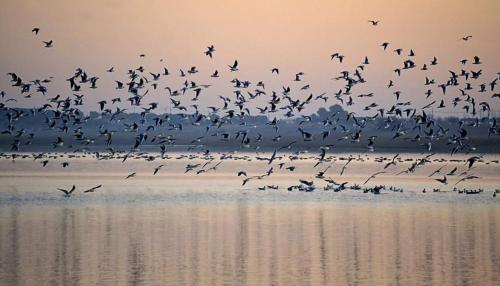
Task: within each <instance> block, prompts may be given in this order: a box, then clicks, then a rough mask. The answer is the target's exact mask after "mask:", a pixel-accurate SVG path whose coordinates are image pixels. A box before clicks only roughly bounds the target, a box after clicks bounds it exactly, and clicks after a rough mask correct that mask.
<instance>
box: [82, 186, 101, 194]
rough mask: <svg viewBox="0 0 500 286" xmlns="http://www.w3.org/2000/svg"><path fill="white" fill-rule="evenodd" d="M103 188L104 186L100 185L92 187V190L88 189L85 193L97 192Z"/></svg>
mask: <svg viewBox="0 0 500 286" xmlns="http://www.w3.org/2000/svg"><path fill="white" fill-rule="evenodd" d="M101 187H102V185H98V186H95V187H92V188H90V189H88V190H85V191H83V192H84V193H93V192H95V191H96V190H97V189H99V188H101Z"/></svg>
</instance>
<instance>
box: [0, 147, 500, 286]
mask: <svg viewBox="0 0 500 286" xmlns="http://www.w3.org/2000/svg"><path fill="white" fill-rule="evenodd" d="M374 156H375V155H374ZM376 156H378V155H376ZM447 159H449V158H447ZM59 160H60V161H70V167H69V168H64V169H63V168H62V167H61V166H60V165H58V163H59ZM200 160H201V159H199V158H193V159H179V160H174V159H171V160H165V161H164V162H160V161H158V160H155V161H154V162H144V161H142V160H132V161H131V162H129V163H126V164H122V163H120V162H121V161H116V160H110V161H99V162H97V161H96V160H95V159H92V158H73V159H68V158H66V157H63V158H61V159H57V160H56V159H54V160H53V161H51V162H49V165H48V166H47V167H46V169H44V168H41V167H40V163H38V162H37V161H33V159H28V158H26V159H17V160H16V161H15V163H12V161H11V160H6V159H2V160H0V170H1V172H0V254H1V255H0V284H1V285H128V284H130V285H244V284H248V285H353V284H359V285H498V284H499V283H500V272H499V269H500V248H499V246H498V242H499V241H500V208H499V207H498V202H499V201H498V199H500V197H499V196H497V197H496V198H493V197H492V195H491V194H492V191H493V189H494V188H495V187H499V186H500V185H499V178H498V164H497V163H495V160H496V158H495V157H487V158H485V160H484V162H480V163H478V165H477V167H476V168H474V169H473V170H472V171H470V172H471V173H474V174H476V175H479V176H480V177H481V179H480V180H471V181H466V182H465V184H464V185H462V184H459V185H458V187H464V186H467V187H476V188H477V187H482V188H484V189H485V191H484V192H483V193H481V194H477V195H464V194H458V192H453V191H452V190H451V189H452V187H453V184H454V183H455V181H457V179H456V178H454V177H453V176H450V179H449V180H450V183H449V185H448V186H443V185H440V184H439V183H437V182H436V181H434V180H433V179H432V178H427V175H428V173H429V171H432V170H434V169H436V167H440V166H442V165H444V164H448V166H447V167H446V170H447V171H449V170H448V169H450V170H451V169H452V168H453V167H454V166H458V167H459V171H464V170H467V167H466V166H464V165H463V162H461V161H460V162H451V161H449V160H447V161H446V162H441V161H436V162H432V163H430V164H429V165H426V166H424V167H422V169H419V170H417V172H416V173H415V174H411V175H410V176H408V175H405V176H401V175H400V176H396V175H395V173H397V172H398V171H400V170H402V169H404V167H406V166H408V165H409V164H410V163H411V162H408V163H404V162H403V163H401V165H398V166H397V168H395V169H391V170H389V171H388V173H387V174H382V175H381V176H380V177H377V178H376V179H374V180H373V182H370V183H369V184H368V185H374V184H381V183H384V184H388V185H394V186H399V187H403V188H404V192H403V193H393V192H383V194H381V195H373V194H363V193H362V192H361V191H350V190H349V191H344V192H340V193H334V192H323V191H315V192H312V193H304V192H297V191H295V192H288V191H286V189H284V187H286V186H288V185H290V184H296V183H297V180H298V178H305V179H311V178H313V177H314V173H315V170H313V169H311V166H310V165H311V164H310V163H311V162H310V161H308V160H306V159H304V160H302V161H294V162H293V165H296V166H297V172H296V173H290V172H288V173H287V172H284V171H277V172H276V173H275V174H273V175H272V176H271V177H270V178H266V179H263V180H255V181H251V182H250V183H249V184H248V185H245V186H244V187H242V186H241V181H242V179H241V178H236V174H235V172H237V170H240V169H242V170H247V171H248V173H249V175H250V173H252V174H254V173H255V174H257V173H259V172H263V171H262V170H264V169H266V168H267V167H268V166H267V163H265V162H264V163H263V162H254V161H252V163H251V164H249V163H248V162H247V161H240V160H228V161H225V162H224V163H223V164H222V165H220V168H219V169H218V170H217V171H216V172H209V173H206V174H200V175H194V174H190V173H188V174H187V175H185V174H183V172H184V166H185V165H186V163H190V164H191V163H195V162H197V161H200ZM201 161H203V160H201ZM282 161H284V162H287V164H289V162H288V161H286V159H282ZM215 162H218V160H216V161H215ZM160 163H166V166H165V167H164V168H165V169H162V170H161V172H160V175H159V176H152V169H153V168H154V167H155V166H157V165H159V164H160ZM277 163H279V162H277ZM290 164H291V163H290ZM351 164H352V166H351V165H349V167H348V169H347V171H346V174H345V175H344V176H342V177H341V176H339V172H338V171H339V170H340V168H341V167H342V165H343V162H339V164H337V163H335V164H334V165H333V166H332V167H331V170H330V171H329V172H328V174H329V175H331V176H332V177H334V178H335V179H336V180H337V179H338V180H340V181H343V180H349V181H351V180H352V181H353V182H358V183H362V182H363V181H364V180H366V177H367V175H369V174H370V173H371V172H372V171H373V170H378V169H380V168H381V167H380V166H381V165H379V164H377V163H375V162H374V157H373V156H372V157H368V158H366V160H365V161H364V162H361V161H360V162H355V161H353V162H352V163H351ZM361 166H362V167H361ZM324 167H326V166H324ZM275 168H276V169H278V168H279V167H276V166H275ZM382 168H383V167H382ZM321 169H322V168H321ZM110 170H112V171H110ZM132 171H136V172H137V174H138V175H137V177H136V178H132V179H128V180H124V177H125V176H126V175H127V174H128V173H130V172H132ZM344 177H345V178H344ZM436 177H438V176H436ZM319 181H320V180H318V179H315V182H317V183H318V185H320V184H319ZM72 184H76V185H77V190H76V191H75V194H74V195H73V196H72V197H71V198H64V197H63V196H61V193H60V192H59V191H57V190H56V189H55V188H57V187H63V188H69V187H70V186H71V185H72ZM98 184H102V185H103V187H102V188H101V189H99V190H97V191H96V192H95V193H88V194H83V193H82V191H83V190H84V189H86V188H89V187H92V186H95V185H98ZM267 184H277V185H279V186H280V189H279V190H277V191H270V190H266V191H258V190H257V187H258V186H263V185H267ZM424 186H427V187H428V188H432V187H440V188H441V190H442V192H439V193H432V192H431V193H426V194H423V193H422V192H421V188H422V187H424Z"/></svg>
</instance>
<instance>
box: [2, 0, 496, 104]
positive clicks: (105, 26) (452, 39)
mask: <svg viewBox="0 0 500 286" xmlns="http://www.w3.org/2000/svg"><path fill="white" fill-rule="evenodd" d="M499 15H500V1H495V0H490V1H486V0H478V1H451V0H447V1H435V0H425V1H389V0H386V1H295V0H294V1H269V0H266V1H261V0H258V1H229V0H224V1H218V0H212V1H189V0H187V1H145V0H134V1H114V0H113V1H102V0H96V1H94V0H91V1H65V0H47V1H25V0H20V1H17V0H16V1H14V0H7V1H2V9H1V10H0V35H1V36H2V41H0V53H1V55H2V56H1V57H0V90H4V91H6V92H7V97H8V98H16V99H18V102H17V103H12V102H10V103H9V105H10V106H14V105H15V106H24V107H33V106H34V105H36V104H41V103H42V102H45V101H44V100H45V99H44V98H43V96H42V95H41V94H34V95H33V98H31V99H23V98H22V97H21V95H20V94H19V90H18V89H14V88H11V87H10V82H9V80H10V77H9V76H8V75H6V73H7V72H15V73H17V74H18V75H19V76H21V77H22V78H23V80H25V81H29V80H34V79H43V78H47V77H49V76H54V80H53V82H52V83H51V84H49V85H48V88H49V94H48V95H47V97H53V96H55V95H56V94H61V96H62V97H66V96H71V94H72V92H71V90H70V89H69V87H68V83H67V82H66V81H65V79H66V78H68V77H70V76H71V75H72V73H73V72H74V71H75V69H76V68H78V67H81V68H83V69H84V70H86V71H87V72H88V73H89V74H90V75H92V76H94V75H95V76H98V77H99V78H100V79H99V81H98V84H97V85H98V87H99V88H98V89H96V90H91V89H88V88H85V89H84V90H83V91H82V92H81V93H83V94H85V95H86V97H88V98H87V99H86V106H85V107H84V109H86V110H92V109H97V108H98V105H97V103H96V102H97V101H99V100H100V99H103V98H107V99H110V98H113V97H117V96H121V97H126V96H127V92H126V91H125V90H120V91H117V90H115V89H114V85H115V84H114V81H115V80H120V81H126V80H127V77H126V72H127V70H128V69H131V68H137V67H139V66H144V67H145V69H146V70H147V71H151V72H155V73H157V72H161V71H162V70H163V67H167V68H168V69H169V70H170V72H171V73H172V75H171V76H170V77H169V78H168V79H167V78H163V79H162V81H161V84H160V86H161V88H160V89H159V90H157V91H155V92H152V91H151V94H150V95H148V98H146V99H145V103H147V102H151V101H157V102H160V107H161V108H160V111H161V112H162V111H166V110H167V107H168V106H169V104H170V101H169V99H168V96H166V94H167V92H166V91H165V90H164V89H163V88H164V87H165V86H167V85H168V86H172V88H174V89H178V88H180V85H181V83H182V82H183V81H184V79H183V78H180V77H179V76H178V75H179V69H180V68H181V69H183V70H184V71H186V70H187V69H189V68H190V67H191V66H196V67H197V68H198V70H199V71H200V72H199V73H198V74H196V75H194V76H192V77H190V79H192V80H194V81H196V82H197V83H198V84H213V86H212V87H210V88H209V89H207V90H206V91H204V92H203V94H202V95H201V96H200V101H199V104H200V105H203V106H209V105H216V104H217V105H220V101H219V100H217V99H216V98H217V97H218V96H219V95H225V96H229V97H232V90H233V88H232V87H231V83H229V81H230V80H231V79H233V78H235V77H238V78H239V79H241V80H250V81H251V82H252V83H254V84H255V83H257V82H258V81H260V80H262V81H264V82H265V83H266V91H268V92H269V93H270V91H271V90H276V91H278V92H280V91H281V87H282V86H290V87H291V88H292V97H296V98H302V99H304V98H306V97H307V96H308V95H309V94H310V93H313V94H314V95H319V94H320V93H322V92H327V94H328V95H330V96H331V99H330V100H329V101H328V102H327V103H326V105H327V106H329V105H333V104H335V103H338V101H337V100H335V99H334V98H333V95H332V94H333V93H334V92H337V91H338V90H339V89H340V88H342V87H343V85H344V82H340V81H335V80H332V78H333V77H336V76H338V75H339V73H340V71H342V70H350V71H353V70H354V69H355V67H356V66H357V65H359V64H361V63H362V62H363V60H364V57H365V56H368V58H369V60H370V62H371V64H370V65H368V66H367V67H366V70H365V72H364V73H363V75H364V77H365V78H366V80H367V83H366V84H364V85H363V86H362V87H361V86H359V87H356V88H355V89H354V90H353V97H354V96H355V95H357V94H360V93H366V92H374V94H375V97H373V98H362V99H357V102H356V106H354V107H351V110H353V111H358V112H359V111H360V110H361V109H362V108H363V107H364V106H365V105H367V104H369V103H371V102H374V101H375V102H377V103H379V104H381V105H384V106H390V105H392V104H394V102H395V97H394V95H392V91H396V90H400V91H402V99H401V101H407V100H412V102H414V103H415V106H414V107H421V106H423V105H425V104H426V103H428V102H430V101H431V100H432V98H430V99H428V100H425V95H424V92H425V91H426V90H427V87H425V86H424V85H423V83H424V79H425V76H426V75H427V76H429V77H433V78H435V79H436V82H437V83H438V84H439V83H441V82H443V81H445V80H446V79H447V78H448V77H449V75H450V74H449V72H448V70H455V71H457V72H460V69H461V68H464V67H463V66H462V65H461V64H460V63H459V61H460V60H461V59H465V58H467V59H469V61H470V62H472V57H473V56H475V55H477V56H479V57H480V58H481V61H482V62H483V64H482V65H481V66H473V65H467V66H465V69H466V70H471V69H472V70H479V69H482V70H483V75H482V77H481V78H480V79H479V80H478V81H477V85H478V84H480V83H489V82H491V81H492V80H494V79H495V77H498V76H497V72H500V54H499V51H500V17H499ZM368 20H380V23H379V25H378V26H372V25H371V24H370V23H369V22H368ZM33 27H39V28H40V33H39V34H38V35H34V34H33V33H31V29H32V28H33ZM466 35H472V38H471V39H470V40H469V41H467V42H465V41H463V40H461V37H464V36H466ZM47 40H53V41H54V47H53V48H50V49H47V48H44V45H43V43H42V41H47ZM385 41H387V42H389V43H390V46H389V48H388V49H387V51H385V52H384V51H383V49H382V47H381V46H380V45H381V43H382V42H385ZM210 44H213V45H215V49H216V52H215V54H214V58H213V59H210V58H208V57H207V56H205V55H204V51H205V50H206V47H207V46H208V45H210ZM396 48H402V49H403V50H404V51H403V53H404V56H397V55H396V54H395V53H394V52H393V50H394V49H396ZM410 48H411V49H413V51H414V52H415V54H416V56H415V57H414V61H415V62H416V63H417V65H418V69H414V70H412V71H409V72H408V73H404V74H403V75H402V76H401V77H400V78H398V77H397V76H396V75H395V73H394V72H393V69H394V68H396V67H400V66H401V65H402V62H403V61H404V60H405V59H407V58H408V57H407V56H406V55H407V54H408V52H409V50H410ZM334 52H340V53H341V54H343V55H344V56H345V61H344V63H342V64H340V63H339V62H338V61H330V54H332V53H334ZM142 53H144V54H146V57H145V58H140V57H139V54H142ZM433 56H436V57H437V58H438V66H437V67H433V68H432V69H430V70H429V71H427V72H424V71H420V67H421V66H422V64H424V63H427V65H429V62H430V61H431V60H432V58H433ZM160 59H163V62H160ZM235 59H237V60H238V61H239V63H240V67H239V68H240V70H239V71H238V72H236V73H230V72H229V70H228V67H227V65H228V64H231V63H232V62H233V61H234V60H235ZM112 66H113V67H114V68H115V72H114V73H107V72H106V69H108V68H110V67H112ZM273 67H278V68H279V69H280V74H279V75H273V74H271V69H272V68H273ZM215 69H218V70H219V72H220V73H221V78H218V79H212V78H210V74H211V73H212V72H213V71H214V70H215ZM298 72H304V73H305V75H304V76H303V81H302V82H299V83H296V82H293V79H294V74H295V73H298ZM391 79H392V80H394V82H395V85H396V86H395V87H394V89H392V90H388V89H387V88H386V85H387V83H388V82H389V80H391ZM305 84H310V85H311V89H310V90H308V91H299V89H300V87H301V86H303V85H305ZM475 88H477V87H476V86H475ZM252 90H253V88H252ZM433 92H434V95H436V97H435V98H434V99H438V100H439V99H440V98H445V99H446V100H448V101H449V100H451V99H452V98H453V97H455V96H458V95H459V92H458V90H453V91H452V92H450V94H448V93H447V94H446V95H445V96H444V97H443V96H442V94H441V91H440V90H439V88H438V87H437V86H434V87H433ZM471 94H473V95H475V96H476V95H477V99H478V101H484V100H486V101H488V102H490V104H491V106H492V109H495V110H500V100H499V99H492V98H491V95H492V94H493V93H492V92H486V93H483V94H477V93H474V92H471ZM189 97H192V96H191V95H190V96H189ZM259 102H264V101H259ZM358 102H359V104H358ZM322 104H323V101H317V102H315V103H314V105H312V106H310V108H309V109H308V111H309V112H314V111H315V109H317V108H318V107H319V106H321V105H322ZM186 105H189V103H186ZM449 105H450V106H451V103H450V104H449ZM122 106H126V103H124V104H123V105H122ZM306 113H307V112H306Z"/></svg>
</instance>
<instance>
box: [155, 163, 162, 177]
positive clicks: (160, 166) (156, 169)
mask: <svg viewBox="0 0 500 286" xmlns="http://www.w3.org/2000/svg"><path fill="white" fill-rule="evenodd" d="M163 166H165V165H164V164H161V165H159V166H158V167H156V168H155V169H154V171H153V175H156V174H157V173H158V172H159V171H160V169H161V168H162V167H163Z"/></svg>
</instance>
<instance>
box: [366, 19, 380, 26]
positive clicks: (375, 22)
mask: <svg viewBox="0 0 500 286" xmlns="http://www.w3.org/2000/svg"><path fill="white" fill-rule="evenodd" d="M368 22H370V23H371V24H372V26H377V25H378V23H379V22H380V21H379V20H376V21H375V20H368Z"/></svg>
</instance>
